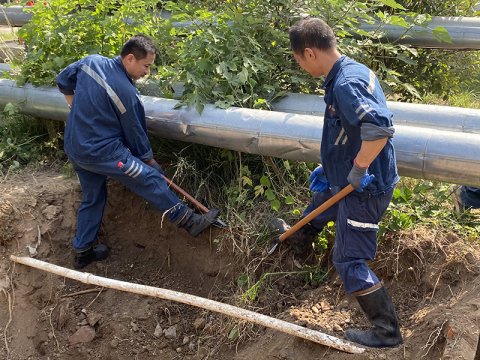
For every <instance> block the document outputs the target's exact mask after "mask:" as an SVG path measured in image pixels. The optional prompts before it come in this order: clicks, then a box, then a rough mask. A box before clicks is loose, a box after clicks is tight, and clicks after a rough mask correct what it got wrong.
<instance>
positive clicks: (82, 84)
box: [57, 35, 218, 268]
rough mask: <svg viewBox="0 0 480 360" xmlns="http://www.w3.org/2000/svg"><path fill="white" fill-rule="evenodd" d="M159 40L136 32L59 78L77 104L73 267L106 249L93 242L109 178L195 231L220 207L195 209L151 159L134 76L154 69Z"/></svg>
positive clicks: (72, 118) (72, 136)
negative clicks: (112, 53)
mask: <svg viewBox="0 0 480 360" xmlns="http://www.w3.org/2000/svg"><path fill="white" fill-rule="evenodd" d="M155 52H156V49H155V46H154V44H153V41H152V40H151V39H150V38H148V37H146V36H144V35H136V36H134V37H132V38H131V39H130V40H128V41H127V42H126V43H125V44H124V46H123V48H122V51H121V54H120V56H117V57H115V58H111V59H110V58H106V57H103V56H100V55H89V56H87V57H85V58H83V59H81V60H79V61H77V62H75V63H73V64H71V65H69V66H67V67H66V68H65V69H64V70H63V71H62V72H61V73H60V74H59V75H58V77H57V85H58V88H59V89H60V91H61V92H62V93H63V94H64V95H65V98H66V100H67V103H68V106H69V107H70V108H71V111H70V114H69V117H68V121H67V124H66V128H65V135H64V148H65V153H66V154H67V156H68V158H69V160H70V161H71V163H72V164H73V167H74V169H75V171H76V172H77V175H78V178H79V180H80V185H81V187H82V192H83V199H82V203H81V205H80V208H79V209H78V216H77V230H76V234H75V237H74V238H73V241H72V245H73V250H74V254H75V259H74V267H75V268H83V267H84V266H86V265H88V264H89V263H91V262H92V261H98V260H103V259H105V258H106V257H107V256H108V252H109V250H108V247H107V246H105V245H103V244H97V245H95V242H96V240H97V234H98V231H99V229H100V225H101V222H102V217H103V210H104V207H105V203H106V199H107V187H106V180H107V178H108V177H111V178H113V179H115V180H118V181H119V182H121V183H122V184H124V185H125V186H127V187H128V188H129V189H130V190H132V191H133V192H135V193H136V194H138V195H140V196H142V197H143V198H145V199H146V200H147V201H148V202H150V203H151V204H152V205H153V206H155V207H156V208H157V209H158V210H160V211H161V212H163V213H164V214H166V216H167V217H168V218H169V219H170V221H172V222H173V223H174V224H176V225H177V226H178V227H181V228H184V229H185V230H186V231H187V232H188V233H190V235H192V236H197V235H198V234H200V233H201V232H202V231H203V230H205V229H206V228H207V227H209V226H210V225H211V224H212V223H213V222H214V220H215V218H216V217H217V215H218V210H216V209H213V210H210V212H208V213H207V214H204V215H203V214H202V215H200V214H196V213H194V212H193V210H191V209H190V208H188V207H187V206H186V205H185V204H184V203H182V202H181V201H180V199H179V198H178V197H177V196H176V195H175V194H174V193H173V192H172V191H171V190H170V188H169V187H168V185H167V183H166V181H165V179H164V178H163V171H162V168H161V167H160V165H159V164H158V163H157V162H156V161H155V159H154V158H153V151H152V148H151V146H150V142H149V140H148V137H147V127H146V121H145V112H144V108H143V104H142V101H141V99H140V95H139V93H138V91H137V89H136V88H135V85H134V81H135V80H138V79H140V78H141V77H143V76H145V75H148V74H149V73H150V66H151V65H152V64H153V62H154V60H155Z"/></svg>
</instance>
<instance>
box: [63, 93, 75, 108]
mask: <svg viewBox="0 0 480 360" xmlns="http://www.w3.org/2000/svg"><path fill="white" fill-rule="evenodd" d="M64 95H65V100H67V104H68V107H69V108H71V107H72V103H73V95H66V94H64Z"/></svg>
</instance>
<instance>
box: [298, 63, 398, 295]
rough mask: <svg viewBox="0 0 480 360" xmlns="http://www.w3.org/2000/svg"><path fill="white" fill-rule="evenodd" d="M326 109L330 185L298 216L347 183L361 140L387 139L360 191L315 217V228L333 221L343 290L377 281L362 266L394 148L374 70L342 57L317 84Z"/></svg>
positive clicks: (392, 169)
mask: <svg viewBox="0 0 480 360" xmlns="http://www.w3.org/2000/svg"><path fill="white" fill-rule="evenodd" d="M323 89H324V90H325V102H326V110H325V117H324V124H323V134H322V143H321V162H322V166H323V168H324V170H325V175H326V177H327V180H328V182H329V183H330V189H329V190H327V191H326V192H323V193H314V195H313V198H312V202H311V204H310V205H309V206H308V208H307V209H306V210H305V212H304V215H306V214H308V213H310V212H311V211H312V210H314V209H315V208H316V207H318V206H319V205H320V204H321V203H323V202H324V201H326V200H327V199H328V198H330V197H331V196H333V195H334V194H335V193H337V192H339V191H340V190H341V189H342V188H343V187H345V186H347V185H348V181H347V176H348V174H349V172H350V170H351V169H352V166H353V161H354V159H355V157H356V156H357V154H358V152H359V150H360V146H361V143H362V141H363V140H366V141H374V140H377V139H381V138H386V137H388V141H387V143H386V145H385V147H384V148H383V149H382V151H381V152H380V153H379V155H378V156H377V157H376V158H375V160H374V161H373V162H372V163H371V164H370V166H369V168H368V172H369V173H370V174H373V175H375V179H374V180H373V182H372V183H371V184H370V185H368V186H367V187H366V188H365V189H364V191H363V192H357V191H354V192H352V193H351V194H350V195H348V196H347V197H346V198H344V199H343V200H341V201H340V202H339V203H338V204H337V205H336V206H334V207H332V208H331V209H330V210H328V211H327V212H325V213H323V214H321V215H319V216H318V217H317V218H315V219H314V220H313V221H312V222H311V225H313V226H314V227H315V228H316V229H317V230H321V228H322V227H323V226H324V225H325V224H326V223H327V222H328V221H335V223H336V224H335V225H336V239H335V245H334V251H333V263H334V265H335V268H336V269H337V271H338V273H339V274H340V277H341V278H342V281H343V283H344V285H345V289H346V291H347V292H348V293H353V292H356V291H361V290H365V289H368V288H370V287H372V286H374V285H376V284H377V283H379V282H380V280H379V279H378V278H377V276H376V275H375V273H374V272H373V271H372V270H371V269H370V268H369V267H368V265H367V261H369V260H372V259H373V258H374V257H375V253H376V247H377V232H378V223H379V221H380V219H381V218H382V216H383V214H384V212H385V210H386V209H387V207H388V204H389V203H390V200H391V198H392V194H393V190H394V187H395V184H396V183H397V182H398V181H399V176H398V173H397V166H396V159H395V151H394V148H393V143H392V139H391V138H392V136H393V133H394V129H393V124H392V117H393V114H392V113H391V112H390V111H389V110H388V109H387V106H386V99H385V95H384V93H383V90H382V88H381V86H380V83H379V82H378V79H377V78H376V76H375V74H374V73H373V72H372V71H371V70H370V69H368V68H367V67H366V66H364V65H362V64H359V63H357V62H355V61H354V60H352V59H349V58H348V57H346V56H342V57H341V58H340V59H338V60H337V62H336V63H335V64H334V66H333V68H332V69H331V70H330V72H329V74H328V75H327V77H326V79H325V82H324V84H323Z"/></svg>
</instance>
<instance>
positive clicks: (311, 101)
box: [272, 93, 480, 134]
mask: <svg viewBox="0 0 480 360" xmlns="http://www.w3.org/2000/svg"><path fill="white" fill-rule="evenodd" d="M387 104H388V108H389V109H390V110H391V111H392V112H393V115H394V118H393V119H394V123H395V125H407V126H418V127H427V128H433V129H444V130H450V131H460V132H467V133H475V134H480V110H478V109H468V108H460V107H452V106H442V105H425V104H411V103H402V102H397V101H387ZM272 109H273V110H275V111H282V112H288V113H295V114H308V115H321V116H323V114H324V113H325V101H324V100H323V96H318V95H308V94H294V93H289V94H287V96H286V97H284V98H282V99H280V100H279V101H276V102H275V103H273V104H272Z"/></svg>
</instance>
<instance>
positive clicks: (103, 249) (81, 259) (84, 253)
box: [73, 244, 110, 269]
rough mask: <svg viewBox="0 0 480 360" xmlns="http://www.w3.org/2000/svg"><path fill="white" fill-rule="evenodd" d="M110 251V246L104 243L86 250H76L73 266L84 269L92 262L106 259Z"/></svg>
mask: <svg viewBox="0 0 480 360" xmlns="http://www.w3.org/2000/svg"><path fill="white" fill-rule="evenodd" d="M109 252H110V250H109V249H108V247H107V246H106V245H103V244H98V245H95V246H91V247H89V248H88V249H85V250H74V253H75V259H74V260H73V267H74V268H75V269H82V268H84V267H85V266H87V265H88V264H90V263H91V262H94V261H101V260H104V259H106V258H107V257H108V254H109Z"/></svg>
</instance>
